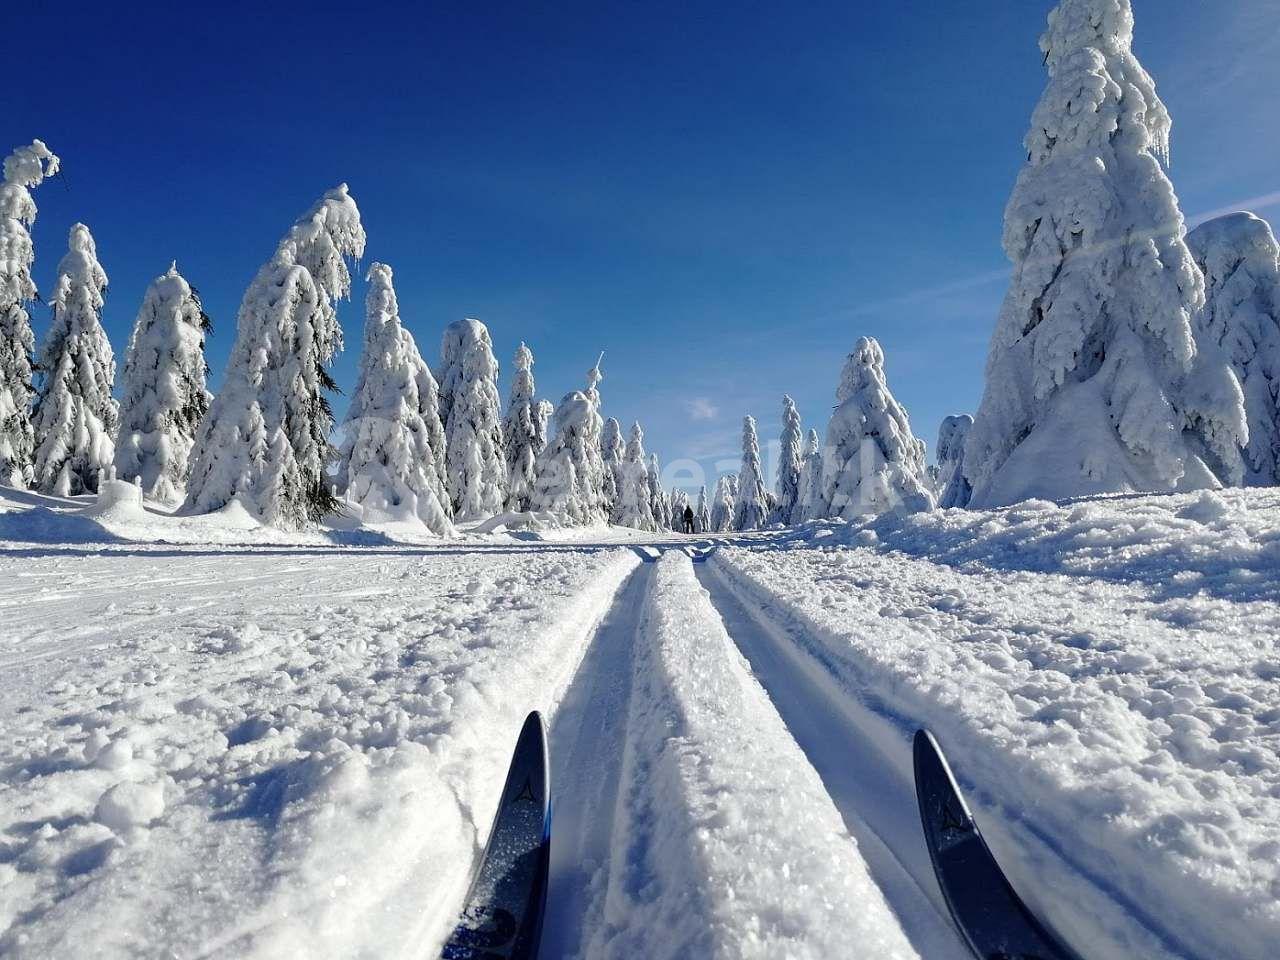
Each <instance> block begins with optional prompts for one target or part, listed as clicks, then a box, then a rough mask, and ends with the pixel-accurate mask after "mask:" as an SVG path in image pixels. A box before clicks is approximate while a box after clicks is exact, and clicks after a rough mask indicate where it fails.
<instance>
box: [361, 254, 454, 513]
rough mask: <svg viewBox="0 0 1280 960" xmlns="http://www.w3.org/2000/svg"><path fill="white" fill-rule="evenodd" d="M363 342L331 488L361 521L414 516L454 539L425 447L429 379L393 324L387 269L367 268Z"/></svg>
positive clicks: (430, 408) (430, 434)
mask: <svg viewBox="0 0 1280 960" xmlns="http://www.w3.org/2000/svg"><path fill="white" fill-rule="evenodd" d="M368 281H369V291H368V294H367V295H366V297H365V327H364V344H363V348H362V351H361V354H360V367H359V373H358V375H357V378H356V388H355V392H354V393H353V394H352V395H351V405H350V407H348V409H347V418H346V421H345V424H344V426H345V429H344V431H343V439H342V447H341V449H340V450H339V455H338V475H337V480H338V486H339V488H340V489H343V490H345V491H346V498H347V501H348V502H349V503H353V504H358V505H359V506H360V507H361V508H362V510H363V516H364V519H365V520H366V521H369V520H381V519H395V520H404V519H409V518H415V519H417V520H419V521H420V522H421V523H422V524H423V525H424V526H426V527H427V529H428V530H430V531H431V532H432V533H435V534H438V535H439V536H451V535H453V534H454V532H455V531H454V529H453V524H452V523H450V522H449V514H448V508H447V506H446V505H447V504H448V502H449V499H448V495H447V494H446V493H445V489H444V483H443V481H442V480H441V478H440V475H439V474H438V473H437V472H436V464H437V457H436V451H435V449H434V448H433V447H432V443H433V442H434V443H443V438H444V431H443V429H442V428H441V426H440V413H439V409H438V406H439V392H438V390H437V387H436V381H435V377H433V376H432V375H431V370H430V369H429V368H428V367H427V364H426V361H424V360H423V359H422V355H421V354H420V353H419V352H418V346H417V344H416V343H414V340H413V336H412V334H410V333H409V331H408V330H406V329H404V327H403V326H402V325H401V323H400V306H399V303H398V302H397V300H396V291H395V286H394V284H393V281H392V272H391V268H390V267H388V266H387V265H386V264H383V263H375V264H373V265H371V266H370V268H369V275H368Z"/></svg>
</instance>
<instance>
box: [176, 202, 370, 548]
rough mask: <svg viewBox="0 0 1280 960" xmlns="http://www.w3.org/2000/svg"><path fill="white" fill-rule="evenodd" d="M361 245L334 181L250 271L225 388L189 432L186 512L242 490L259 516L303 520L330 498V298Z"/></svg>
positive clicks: (334, 341) (281, 522)
mask: <svg viewBox="0 0 1280 960" xmlns="http://www.w3.org/2000/svg"><path fill="white" fill-rule="evenodd" d="M364 243H365V235H364V228H363V227H362V226H361V225H360V211H359V209H358V208H357V207H356V204H355V201H354V200H353V199H352V198H351V195H350V194H349V193H348V192H347V185H346V184H341V185H340V186H338V187H336V188H335V189H333V190H330V191H329V192H328V193H326V194H325V195H324V196H323V197H322V198H321V199H320V200H319V202H317V203H316V205H315V206H313V207H312V208H311V209H310V210H309V211H307V213H306V214H304V215H303V216H302V218H301V219H300V220H298V222H297V223H295V224H294V225H293V226H292V227H291V228H290V229H289V232H288V233H286V234H285V235H284V237H283V239H281V241H280V243H279V245H278V246H277V247H276V252H275V254H274V255H273V256H272V257H271V259H270V260H268V261H267V262H266V263H265V264H263V266H262V267H261V269H259V270H258V273H257V276H255V277H254V279H253V282H252V283H251V284H250V285H249V289H248V290H247V291H245V295H244V299H243V300H242V301H241V303H240V312H239V315H238V317H237V320H236V340H235V344H234V345H233V346H232V348H231V357H230V360H229V361H228V363H227V372H226V376H225V377H224V378H223V383H222V389H221V390H220V392H219V393H218V395H217V397H215V398H214V401H213V403H212V404H211V405H210V407H209V413H208V414H207V415H206V416H205V418H204V420H203V422H202V423H201V425H200V429H199V431H198V432H197V434H196V443H195V446H194V447H193V448H192V453H191V476H190V479H189V481H188V484H187V499H186V502H185V504H184V510H186V511H187V512H190V513H207V512H209V511H212V510H218V509H221V508H222V507H224V506H226V505H227V504H228V503H230V502H231V501H232V500H234V499H239V500H240V501H241V503H243V504H244V506H245V507H246V508H247V509H248V510H250V511H251V512H252V513H254V514H256V515H257V517H258V518H259V519H260V520H262V521H263V522H264V523H268V524H271V525H273V526H282V527H299V526H303V525H305V524H307V523H315V522H318V521H319V520H320V519H321V518H323V517H324V516H325V515H326V514H328V513H330V512H332V511H333V509H334V508H335V506H336V505H337V500H336V498H335V497H334V494H333V488H332V481H331V479H330V477H329V476H328V475H327V473H326V468H327V467H328V466H329V464H330V463H331V462H332V460H333V458H334V455H335V452H334V450H333V447H332V446H331V445H330V443H329V435H330V433H331V432H332V430H333V412H332V410H331V409H330V407H329V401H328V398H327V397H326V393H327V392H329V391H331V390H333V389H335V384H334V382H333V378H332V376H330V374H329V370H328V365H329V364H330V363H331V362H332V360H333V358H334V356H335V355H336V354H337V352H338V351H339V350H341V349H342V328H341V327H340V326H339V324H338V314H337V310H336V309H335V306H334V304H335V302H336V301H337V299H338V298H339V297H346V296H348V295H349V294H350V292H351V274H350V272H349V270H348V268H347V259H348V258H358V257H360V256H361V255H362V254H363V253H364ZM282 437H283V439H282ZM279 457H283V458H284V460H283V461H279V460H277V458H279ZM281 484H284V485H286V486H285V487H282V486H280V485H281Z"/></svg>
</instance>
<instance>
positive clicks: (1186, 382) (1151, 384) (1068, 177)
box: [964, 0, 1245, 506]
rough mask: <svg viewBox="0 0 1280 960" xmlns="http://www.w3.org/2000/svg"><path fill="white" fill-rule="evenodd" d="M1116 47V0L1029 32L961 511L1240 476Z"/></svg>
mask: <svg viewBox="0 0 1280 960" xmlns="http://www.w3.org/2000/svg"><path fill="white" fill-rule="evenodd" d="M1132 41H1133V13H1132V11H1131V9H1130V4H1129V0H1062V2H1061V3H1060V4H1059V5H1058V7H1057V8H1056V9H1055V10H1054V11H1053V12H1052V13H1050V15H1049V25H1048V29H1047V30H1046V31H1045V33H1044V35H1043V36H1042V37H1041V39H1040V47H1041V50H1043V52H1044V55H1045V65H1046V67H1047V68H1048V71H1049V84H1048V86H1047V88H1046V89H1045V92H1044V94H1043V96H1042V97H1041V99H1040V103H1039V104H1038V105H1037V107H1036V109H1035V113H1034V115H1033V117H1032V122H1031V131H1030V133H1028V135H1027V138H1026V141H1025V143H1026V147H1027V154H1028V159H1027V165H1026V166H1025V167H1024V168H1023V170H1022V173H1021V174H1020V175H1019V177H1018V182H1017V185H1016V186H1015V187H1014V191H1013V195H1012V196H1011V197H1010V199H1009V205H1008V207H1007V208H1006V210H1005V225H1004V247H1005V252H1006V253H1007V255H1008V256H1009V259H1010V260H1011V261H1012V262H1013V281H1012V284H1011V286H1010V288H1009V291H1008V294H1007V296H1006V297H1005V301H1004V305H1003V306H1002V307H1001V310H1000V316H999V319H998V320H997V322H996V330H995V333H994V335H993V337H992V340H991V348H990V352H989V354H988V359H987V372H986V389H985V392H984V395H983V399H982V405H981V406H980V408H979V410H978V414H977V417H976V418H975V423H974V427H973V430H972V431H971V433H970V435H969V442H968V445H967V450H966V453H965V466H964V471H965V476H966V477H967V478H968V480H969V481H970V483H971V484H972V487H973V498H972V502H973V504H974V505H975V506H993V505H998V504H1004V503H1010V502H1013V501H1016V500H1020V499H1023V498H1024V497H1028V496H1042V497H1050V498H1053V497H1058V498H1061V497H1067V496H1074V495H1085V494H1092V493H1103V492H1117V491H1126V490H1151V491H1156V490H1173V489H1194V488H1196V487H1203V486H1215V485H1216V484H1217V481H1216V480H1215V479H1214V477H1213V476H1212V474H1211V472H1210V467H1213V468H1216V469H1217V470H1218V471H1219V472H1220V473H1221V474H1222V475H1223V476H1224V477H1225V478H1227V479H1228V480H1229V481H1232V482H1234V481H1236V480H1238V479H1239V477H1240V473H1241V465H1240V462H1239V455H1238V452H1237V447H1238V446H1239V444H1240V442H1241V441H1243V440H1244V436H1245V423H1244V410H1243V402H1242V400H1241V396H1240V391H1239V387H1238V385H1237V384H1234V383H1233V382H1232V381H1233V379H1234V377H1233V376H1232V374H1231V371H1230V369H1229V367H1228V366H1227V364H1226V363H1225V362H1224V361H1223V360H1222V359H1221V357H1220V356H1214V355H1212V354H1209V353H1207V352H1206V353H1205V354H1203V355H1202V356H1201V357H1199V358H1197V355H1196V350H1195V344H1194V341H1193V338H1192V329H1191V324H1192V320H1193V318H1194V317H1195V315H1196V314H1197V313H1198V312H1199V310H1200V309H1201V308H1202V306H1203V304H1204V284H1203V280H1202V278H1201V276H1200V273H1199V271H1198V270H1196V268H1195V265H1194V263H1193V262H1192V259H1191V254H1190V252H1189V251H1188V250H1187V247H1186V244H1185V243H1184V242H1183V234H1184V226H1183V219H1182V213H1181V211H1180V210H1179V209H1178V201H1177V197H1175V196H1174V192H1173V186H1172V185H1171V184H1170V182H1169V179H1168V177H1167V176H1166V175H1165V173H1164V170H1163V169H1162V167H1161V161H1162V160H1167V158H1168V148H1169V130H1170V126H1171V124H1170V120H1169V114H1168V111H1167V110H1166V109H1165V107H1164V104H1163V103H1162V102H1161V101H1160V98H1159V97H1158V96H1157V95H1156V91H1155V85H1154V83H1153V82H1152V80H1151V77H1150V76H1149V75H1148V74H1147V72H1146V71H1145V70H1144V69H1143V68H1142V65H1141V64H1140V63H1139V62H1138V60H1137V59H1136V58H1135V57H1134V55H1133V52H1132V49H1131V45H1132ZM1202 454H1203V455H1204V456H1207V457H1208V458H1209V459H1210V460H1211V461H1213V463H1211V464H1210V465H1208V466H1207V465H1206V464H1205V462H1204V457H1203V456H1202Z"/></svg>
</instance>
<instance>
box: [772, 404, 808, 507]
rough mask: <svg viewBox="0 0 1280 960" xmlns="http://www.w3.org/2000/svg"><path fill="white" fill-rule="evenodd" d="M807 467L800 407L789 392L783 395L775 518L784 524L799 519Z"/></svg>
mask: <svg viewBox="0 0 1280 960" xmlns="http://www.w3.org/2000/svg"><path fill="white" fill-rule="evenodd" d="M803 469H804V432H803V430H802V428H801V426H800V411H799V410H797V409H796V402H795V401H794V400H792V399H791V398H790V397H789V396H783V398H782V451H781V456H780V457H779V458H778V503H777V506H776V507H774V509H773V511H772V514H771V519H772V520H773V521H774V522H776V523H781V524H783V525H786V524H791V523H795V522H796V516H795V514H796V504H798V503H799V502H800V474H801V472H802V470H803Z"/></svg>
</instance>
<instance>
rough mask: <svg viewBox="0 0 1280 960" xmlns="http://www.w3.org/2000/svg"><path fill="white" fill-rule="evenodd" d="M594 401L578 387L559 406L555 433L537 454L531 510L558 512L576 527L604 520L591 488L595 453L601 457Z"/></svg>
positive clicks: (556, 513) (558, 514)
mask: <svg viewBox="0 0 1280 960" xmlns="http://www.w3.org/2000/svg"><path fill="white" fill-rule="evenodd" d="M596 416H597V414H596V412H595V404H594V403H593V402H592V401H591V398H590V397H588V396H587V395H586V394H585V393H583V392H582V391H580V390H575V391H573V392H572V393H570V394H568V395H566V396H565V398H564V399H563V400H561V401H560V406H559V407H557V408H556V416H555V423H556V435H555V437H554V438H553V439H552V440H551V442H550V443H548V444H547V448H546V449H545V450H544V451H542V456H540V457H538V464H537V470H536V473H537V479H536V481H535V482H534V486H533V497H532V499H531V502H530V509H532V510H537V511H539V512H546V513H552V514H555V515H556V516H557V517H559V518H560V519H561V520H562V521H563V522H565V523H567V524H571V525H576V526H589V525H591V524H597V523H604V522H605V519H606V518H605V516H604V514H603V513H602V512H601V510H600V504H599V502H597V501H596V500H595V498H594V497H593V494H592V491H591V485H590V479H589V477H590V473H591V470H592V469H593V462H592V453H593V452H594V453H595V455H596V456H597V457H598V456H599V451H600V439H599V431H598V429H597V428H596V425H595V423H594V422H593V421H594V418H595V417H596Z"/></svg>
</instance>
